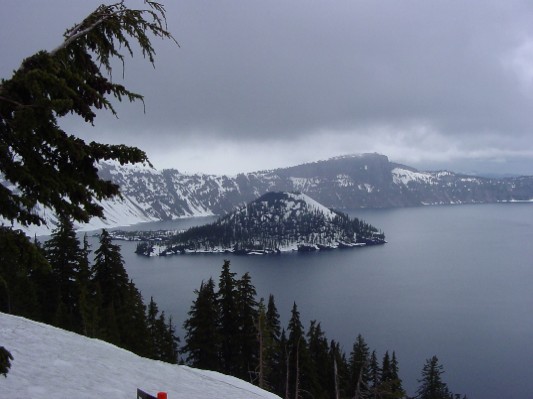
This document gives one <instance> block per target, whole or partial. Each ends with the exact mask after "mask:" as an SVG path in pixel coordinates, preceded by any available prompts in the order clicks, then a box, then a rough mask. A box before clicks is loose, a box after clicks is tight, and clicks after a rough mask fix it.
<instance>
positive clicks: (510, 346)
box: [93, 204, 533, 399]
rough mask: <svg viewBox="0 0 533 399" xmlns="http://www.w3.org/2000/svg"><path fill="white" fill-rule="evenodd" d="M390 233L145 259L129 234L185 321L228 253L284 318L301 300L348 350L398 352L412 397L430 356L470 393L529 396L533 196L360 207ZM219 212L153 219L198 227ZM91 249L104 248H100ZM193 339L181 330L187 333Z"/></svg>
mask: <svg viewBox="0 0 533 399" xmlns="http://www.w3.org/2000/svg"><path fill="white" fill-rule="evenodd" d="M353 215H357V216H358V217H360V218H362V219H364V220H366V221H367V222H369V223H371V224H373V225H375V226H377V227H378V228H381V229H383V230H384V231H385V234H386V237H387V240H388V243H387V244H386V245H384V246H379V247H369V248H357V249H352V250H338V251H329V252H326V253H311V254H286V255H272V256H233V255H225V256H224V255H189V256H175V257H166V258H144V257H139V256H136V255H135V254H134V253H133V251H134V248H135V243H129V242H121V243H120V244H121V245H122V253H123V256H124V259H125V261H126V267H127V271H128V273H129V275H130V277H131V278H133V280H134V282H135V284H136V285H137V286H138V288H140V289H141V291H142V293H143V296H144V297H145V299H146V300H149V298H150V296H154V298H155V300H156V301H157V303H158V304H159V306H160V309H162V310H165V312H166V314H171V315H172V317H173V320H174V322H175V323H176V324H177V325H178V327H179V328H181V325H182V323H183V321H184V320H185V318H186V313H187V311H188V310H189V308H190V305H191V302H192V300H193V299H194V297H195V296H194V293H193V290H194V289H197V288H198V287H199V286H200V283H201V281H202V280H207V279H208V278H209V277H213V278H214V279H215V281H218V276H219V274H220V269H221V266H222V263H223V261H224V259H225V258H228V259H229V260H230V261H231V266H232V271H234V272H236V273H237V277H240V276H241V275H242V274H243V273H245V272H246V271H249V272H250V274H251V276H252V282H253V284H254V285H255V286H256V288H257V292H258V297H261V296H262V297H265V298H266V297H268V294H269V293H272V294H273V295H274V296H275V300H276V304H277V307H278V310H279V312H280V314H281V317H282V324H283V325H284V326H286V324H287V322H288V317H289V313H290V309H291V307H292V304H293V302H294V301H295V302H296V303H297V305H298V308H299V311H300V314H301V318H302V322H303V323H304V326H305V327H306V328H307V327H308V325H309V321H310V320H312V319H316V320H318V321H320V322H321V323H322V327H323V329H324V330H325V332H326V334H327V337H328V338H329V339H335V340H338V341H340V342H341V344H342V345H343V347H344V350H345V351H346V352H347V353H348V354H349V352H350V350H351V347H352V344H353V342H354V340H355V338H356V336H357V334H359V333H361V334H362V335H363V336H364V337H365V339H366V341H367V343H368V344H369V346H370V348H371V349H376V351H377V353H378V356H379V357H382V356H383V354H384V352H385V351H386V350H389V351H392V350H395V351H396V354H397V356H398V359H399V364H400V376H401V378H402V379H403V381H404V386H405V388H406V389H407V390H408V393H409V394H414V392H415V390H416V387H417V379H418V378H420V371H421V369H422V366H423V364H424V361H425V359H427V358H429V357H431V356H432V355H437V356H438V357H439V359H440V361H441V363H442V364H443V365H444V369H445V372H446V373H445V374H444V380H445V381H446V382H447V383H448V385H449V388H450V389H451V390H452V391H453V392H458V393H466V394H467V395H468V397H469V398H489V399H490V398H502V397H507V398H526V397H528V396H529V395H530V393H531V392H533V381H532V380H531V378H530V368H531V359H532V358H533V346H532V345H531V342H533V318H532V317H531V309H533V291H532V290H531V286H532V285H533V267H532V261H531V259H533V246H532V245H531V242H533V204H493V205H464V206H440V207H418V208H403V209H387V210H360V211H357V212H354V213H353ZM210 220H212V218H207V219H203V220H183V221H176V222H165V223H159V224H149V225H146V226H147V227H146V228H147V229H156V228H168V227H169V226H174V227H175V226H183V227H185V226H188V225H191V224H197V223H203V222H207V221H210ZM93 249H95V248H94V247H93ZM180 335H181V337H182V338H183V333H182V331H181V330H180Z"/></svg>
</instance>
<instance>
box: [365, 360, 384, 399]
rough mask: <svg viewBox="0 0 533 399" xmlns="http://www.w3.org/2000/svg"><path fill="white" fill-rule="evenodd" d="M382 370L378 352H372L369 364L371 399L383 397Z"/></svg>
mask: <svg viewBox="0 0 533 399" xmlns="http://www.w3.org/2000/svg"><path fill="white" fill-rule="evenodd" d="M381 372H382V370H381V368H380V367H379V363H378V357H377V355H376V351H372V354H371V355H370V362H369V386H368V389H369V391H370V397H371V398H374V399H377V398H379V397H381Z"/></svg>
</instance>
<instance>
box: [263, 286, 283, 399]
mask: <svg viewBox="0 0 533 399" xmlns="http://www.w3.org/2000/svg"><path fill="white" fill-rule="evenodd" d="M266 334H267V338H266V343H267V344H266V348H265V352H266V353H265V357H266V380H267V382H268V383H269V385H270V387H271V389H272V390H273V392H276V393H277V394H278V395H281V394H283V392H284V391H283V387H284V377H285V368H286V367H284V364H285V362H284V358H285V355H284V350H285V349H284V348H285V347H284V345H283V344H282V343H281V323H280V320H279V313H278V309H277V308H276V303H275V301H274V295H272V294H270V295H269V297H268V303H267V309H266Z"/></svg>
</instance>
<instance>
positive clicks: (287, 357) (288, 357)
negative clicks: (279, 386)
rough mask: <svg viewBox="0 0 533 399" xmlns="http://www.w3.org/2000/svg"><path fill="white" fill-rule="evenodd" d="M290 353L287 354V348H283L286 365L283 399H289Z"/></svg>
mask: <svg viewBox="0 0 533 399" xmlns="http://www.w3.org/2000/svg"><path fill="white" fill-rule="evenodd" d="M290 354H291V353H290V352H287V347H285V359H286V363H287V374H286V375H285V399H290V398H289V377H290Z"/></svg>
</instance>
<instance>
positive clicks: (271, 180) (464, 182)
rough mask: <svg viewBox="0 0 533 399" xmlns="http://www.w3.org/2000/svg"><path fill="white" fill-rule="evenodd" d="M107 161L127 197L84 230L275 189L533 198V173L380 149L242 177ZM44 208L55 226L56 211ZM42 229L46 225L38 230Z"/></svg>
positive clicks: (337, 194) (458, 199)
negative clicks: (490, 173) (424, 162)
mask: <svg viewBox="0 0 533 399" xmlns="http://www.w3.org/2000/svg"><path fill="white" fill-rule="evenodd" d="M99 168H100V170H99V173H100V175H101V177H102V178H104V179H109V180H112V181H113V182H114V183H116V184H118V185H119V186H120V187H121V191H122V194H123V198H122V199H115V200H112V201H104V202H102V205H103V207H104V208H105V214H106V215H107V220H105V221H103V220H99V219H95V220H94V221H92V222H91V223H90V224H89V225H84V226H79V228H80V229H81V230H89V229H96V228H101V227H113V226H125V225H132V224H136V223H140V222H145V221H153V220H168V219H176V218H182V217H194V216H209V215H224V214H226V213H228V212H231V211H232V210H234V209H236V208H238V207H240V206H243V205H245V204H246V203H248V202H250V201H253V200H254V199H256V198H258V197H260V196H261V195H263V194H265V193H267V192H272V191H285V192H293V191H299V192H302V193H304V194H306V195H308V196H309V197H311V198H313V199H314V200H316V201H318V202H319V203H321V204H324V205H325V206H326V207H328V208H334V209H339V210H354V209H358V208H384V207H399V206H418V205H436V204H439V205H440V204H466V203H486V202H511V201H532V200H533V176H529V177H527V176H526V177H515V178H502V179H496V178H483V177H477V176H467V175H460V174H456V173H453V172H448V171H439V172H420V171H417V170H416V169H413V168H410V167H408V166H405V165H400V164H396V163H393V162H390V161H389V159H388V158H387V157H386V156H384V155H379V154H362V155H354V156H345V157H337V158H332V159H329V160H326V161H318V162H312V163H308V164H303V165H297V166H293V167H289V168H283V169H276V170H270V171H262V172H254V173H247V174H239V175H237V176H216V175H207V174H184V173H180V172H179V171H177V170H175V169H166V170H162V171H158V170H155V169H153V168H151V167H148V166H142V165H141V166H139V165H119V164H118V163H113V162H103V163H102V164H100V165H99ZM3 183H4V184H8V185H9V183H8V182H3ZM43 214H44V215H45V218H46V219H47V220H50V221H51V223H50V226H52V228H53V226H54V223H53V221H54V217H53V215H52V214H51V212H49V211H48V212H43ZM49 231H50V230H48V231H47V232H49ZM34 232H37V233H41V234H44V233H45V232H46V231H45V232H43V231H42V229H41V231H35V230H34V229H32V232H31V233H32V234H33V233H34Z"/></svg>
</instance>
